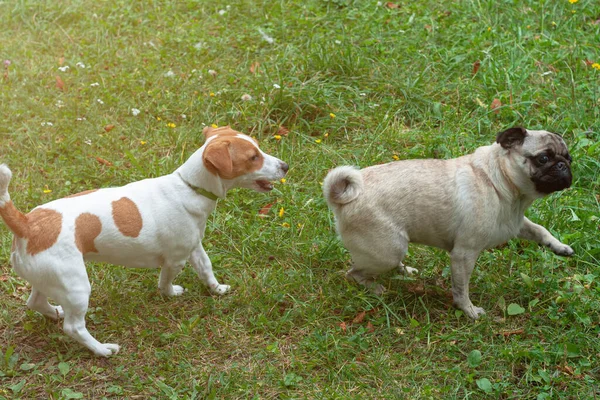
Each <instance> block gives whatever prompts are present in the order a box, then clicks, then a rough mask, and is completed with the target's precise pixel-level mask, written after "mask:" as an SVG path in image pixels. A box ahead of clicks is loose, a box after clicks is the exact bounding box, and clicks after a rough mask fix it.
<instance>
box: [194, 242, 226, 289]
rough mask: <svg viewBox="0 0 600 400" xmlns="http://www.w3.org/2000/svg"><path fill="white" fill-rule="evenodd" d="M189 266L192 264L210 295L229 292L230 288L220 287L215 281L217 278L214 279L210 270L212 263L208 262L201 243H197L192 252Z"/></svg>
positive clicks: (208, 259)
mask: <svg viewBox="0 0 600 400" xmlns="http://www.w3.org/2000/svg"><path fill="white" fill-rule="evenodd" d="M190 264H192V267H193V268H194V270H195V271H196V273H197V274H198V276H199V277H200V280H202V282H204V284H205V285H206V286H208V288H209V289H210V291H211V293H213V294H219V295H221V294H225V293H227V292H229V289H230V288H231V287H230V286H229V285H221V284H220V283H219V282H218V281H217V278H215V274H213V270H212V263H211V262H210V258H208V255H207V254H206V251H204V247H202V243H199V244H198V247H196V248H195V249H194V251H193V252H192V255H191V257H190Z"/></svg>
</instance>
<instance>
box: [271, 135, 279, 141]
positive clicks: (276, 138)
mask: <svg viewBox="0 0 600 400" xmlns="http://www.w3.org/2000/svg"><path fill="white" fill-rule="evenodd" d="M273 138H275V140H281V135H274V136H273Z"/></svg>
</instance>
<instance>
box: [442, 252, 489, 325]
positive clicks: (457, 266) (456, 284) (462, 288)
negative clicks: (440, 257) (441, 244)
mask: <svg viewBox="0 0 600 400" xmlns="http://www.w3.org/2000/svg"><path fill="white" fill-rule="evenodd" d="M478 255H479V251H474V250H471V249H467V248H461V247H455V248H454V249H452V252H451V253H450V258H451V260H452V266H451V269H452V297H453V299H454V305H455V306H456V307H458V308H460V309H461V310H463V311H464V312H465V314H467V316H468V317H470V318H473V319H477V318H479V315H481V314H485V310H484V309H483V308H481V307H475V306H474V305H473V303H471V299H469V280H470V279H471V273H472V272H473V268H475V261H477V256H478Z"/></svg>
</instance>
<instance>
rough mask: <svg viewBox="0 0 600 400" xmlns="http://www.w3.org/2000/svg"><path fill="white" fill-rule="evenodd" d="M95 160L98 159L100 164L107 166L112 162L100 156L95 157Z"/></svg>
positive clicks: (110, 165)
mask: <svg viewBox="0 0 600 400" xmlns="http://www.w3.org/2000/svg"><path fill="white" fill-rule="evenodd" d="M96 161H98V162H99V163H100V164H102V165H106V166H107V167H112V165H113V163H111V162H110V161H108V160H105V159H104V158H101V157H96Z"/></svg>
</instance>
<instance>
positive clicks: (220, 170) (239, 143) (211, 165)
mask: <svg viewBox="0 0 600 400" xmlns="http://www.w3.org/2000/svg"><path fill="white" fill-rule="evenodd" d="M202 161H203V162H204V166H205V167H206V169H208V171H209V172H210V173H212V174H214V175H218V176H219V177H221V178H223V179H234V178H237V177H238V176H241V175H244V174H247V173H249V172H253V171H257V170H259V169H261V168H262V166H263V162H264V157H263V155H262V154H261V152H260V151H259V150H258V148H257V147H256V146H254V145H253V144H252V143H250V142H249V141H247V140H245V139H242V138H240V137H231V136H224V137H221V135H219V137H217V138H215V139H213V140H212V141H211V142H210V143H209V144H208V145H207V146H206V149H204V154H203V155H202Z"/></svg>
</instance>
